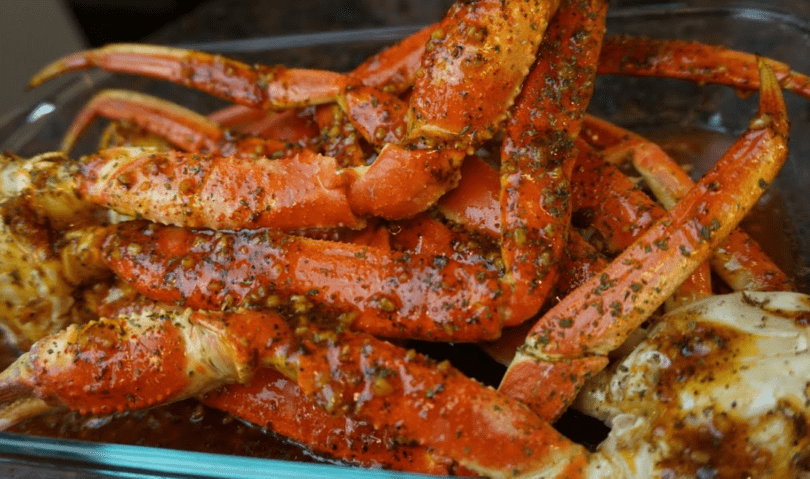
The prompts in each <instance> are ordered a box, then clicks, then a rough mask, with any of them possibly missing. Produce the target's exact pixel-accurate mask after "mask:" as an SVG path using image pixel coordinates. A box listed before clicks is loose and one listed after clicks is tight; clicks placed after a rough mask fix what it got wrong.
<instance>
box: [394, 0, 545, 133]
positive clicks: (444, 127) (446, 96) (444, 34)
mask: <svg viewBox="0 0 810 479" xmlns="http://www.w3.org/2000/svg"><path fill="white" fill-rule="evenodd" d="M559 3H560V2H559V0H532V1H528V2H526V1H509V0H507V1H500V0H479V1H474V2H456V3H455V4H453V6H452V7H450V10H449V11H448V13H447V15H446V16H445V18H444V19H443V20H442V21H441V23H440V24H439V27H438V28H437V29H436V30H434V31H433V32H432V34H431V39H430V40H429V41H428V43H427V45H426V47H425V55H424V57H423V59H422V71H421V74H420V73H417V77H416V80H415V82H414V87H413V88H414V93H413V95H412V97H411V104H410V110H409V111H408V125H409V137H410V138H412V139H420V138H424V139H426V140H428V141H431V140H433V141H437V140H438V141H447V142H450V144H451V145H456V147H457V148H462V149H465V148H466V147H467V146H468V145H477V144H480V143H481V142H483V141H485V140H487V139H489V138H491V137H492V136H493V135H494V134H495V131H496V130H497V129H498V128H499V126H500V123H501V121H502V120H503V119H504V118H505V117H506V113H507V110H508V108H509V107H510V106H511V105H512V103H513V102H514V100H515V97H517V95H518V93H519V92H520V87H521V84H522V83H523V80H524V78H525V77H526V75H527V74H528V73H529V68H530V67H531V65H532V63H534V59H535V52H536V51H537V47H538V45H539V44H540V41H541V39H542V38H543V32H544V31H545V30H546V27H547V25H548V22H549V20H550V19H551V17H552V16H553V15H554V13H555V12H556V11H557V8H558V6H559Z"/></svg>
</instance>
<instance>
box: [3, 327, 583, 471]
mask: <svg viewBox="0 0 810 479" xmlns="http://www.w3.org/2000/svg"><path fill="white" fill-rule="evenodd" d="M262 365H267V366H273V367H276V368H277V369H278V370H279V371H281V372H282V373H283V374H284V375H285V376H287V377H289V378H291V379H294V380H295V381H296V382H297V383H298V384H299V386H300V387H301V389H302V391H303V392H304V393H306V394H307V396H309V397H311V398H313V399H314V401H315V402H316V403H317V404H319V406H321V407H323V408H324V409H326V410H327V411H330V412H335V413H338V412H350V413H351V414H352V416H353V417H356V418H358V419H360V420H364V421H367V422H369V423H371V424H373V425H374V426H375V427H377V428H380V427H385V428H394V429H395V430H396V431H397V433H398V434H401V435H402V436H404V437H407V438H412V439H414V440H416V441H417V442H418V443H420V444H422V445H425V446H428V447H432V448H435V449H436V450H437V451H438V452H439V453H441V454H443V455H446V456H447V457H450V458H453V459H456V460H458V461H459V462H460V463H462V464H463V465H464V466H466V467H469V468H470V469H472V470H474V471H476V472H479V473H482V474H485V475H487V476H490V477H577V475H578V474H581V469H582V467H583V466H584V464H585V462H586V460H587V454H586V452H585V450H584V449H583V448H582V447H580V446H578V445H576V444H574V443H572V442H570V441H568V440H567V439H565V438H564V437H562V436H561V435H560V434H559V433H558V432H557V431H555V430H554V429H553V428H551V426H549V425H548V424H547V423H545V422H544V421H542V420H541V419H540V418H538V417H537V416H536V415H534V414H533V413H532V412H531V411H529V409H527V408H526V407H525V406H523V405H522V404H520V403H518V402H516V401H513V400H510V399H509V398H506V397H504V396H502V395H500V394H498V393H497V392H496V391H495V390H493V389H492V388H488V387H484V386H482V385H481V384H479V383H478V382H476V381H473V380H471V379H469V378H466V377H465V376H463V375H462V374H461V373H459V372H458V371H456V370H455V369H454V368H452V366H450V365H449V364H447V363H441V364H438V365H437V364H435V363H434V362H432V361H430V360H429V359H427V358H424V357H422V356H420V355H418V354H416V353H414V352H407V351H405V350H403V349H401V348H398V347H396V346H393V345H391V344H389V343H386V342H383V341H380V340H377V339H375V338H373V337H371V336H368V335H365V334H355V333H350V332H343V333H335V332H333V331H328V330H322V329H319V328H318V327H315V326H314V325H312V324H309V325H307V326H306V327H301V328H296V329H295V330H293V329H292V328H291V327H290V326H289V325H288V324H287V322H286V321H285V320H284V318H282V317H280V316H278V315H275V314H269V313H263V314H262V313H256V312H250V311H245V312H234V313H214V312H189V311H186V312H184V313H173V312H158V311H146V312H143V313H142V314H140V315H135V316H133V317H130V318H124V317H122V318H117V319H104V320H101V321H99V322H94V323H91V324H89V325H87V326H85V327H83V328H82V329H81V330H79V329H78V328H75V327H74V328H70V329H68V330H67V331H65V332H63V333H60V334H58V335H54V336H50V337H48V338H44V339H43V340H42V341H40V342H38V343H37V344H36V345H35V346H34V347H33V348H32V350H31V351H30V352H29V353H26V354H25V355H23V356H22V357H21V358H20V359H18V360H17V362H15V363H14V364H13V365H12V366H11V367H10V368H9V369H7V370H6V371H5V372H3V374H2V375H0V400H2V401H4V402H6V403H10V404H11V406H10V408H8V409H5V410H4V411H7V412H19V411H20V409H19V408H17V407H16V405H17V404H24V403H25V402H26V400H27V398H41V399H44V400H46V401H47V402H48V403H51V404H62V405H65V406H67V407H70V408H74V409H76V410H79V411H87V412H89V411H95V412H106V411H113V410H119V409H122V408H133V407H146V406H148V405H150V404H155V403H162V402H166V401H170V400H177V399H180V398H182V397H189V396H193V395H197V394H200V393H202V392H204V391H206V390H210V389H211V388H213V387H216V386H218V385H220V384H222V383H223V382H233V381H245V380H247V379H248V378H249V377H250V376H251V375H252V374H253V373H254V370H255V369H256V368H257V367H260V366H262ZM134 391H138V393H137V394H133V392H134ZM462 398H463V399H462ZM36 400H39V399H36ZM12 401H14V402H12ZM15 419H17V418H14V417H8V416H5V417H4V418H3V420H4V421H5V424H8V423H9V422H10V421H13V420H15ZM437 424H441V425H442V427H441V428H440V429H436V425H437ZM492 444H498V447H497V448H493V447H492ZM542 474H545V475H544V476H543V475H542Z"/></svg>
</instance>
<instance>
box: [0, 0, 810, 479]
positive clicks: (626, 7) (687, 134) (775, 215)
mask: <svg viewBox="0 0 810 479" xmlns="http://www.w3.org/2000/svg"><path fill="white" fill-rule="evenodd" d="M608 28H609V33H629V34H633V35H648V36H653V37H658V38H678V39H688V40H697V41H702V42H706V43H715V44H723V45H726V46H728V47H731V48H735V49H739V50H744V51H749V52H754V53H758V54H762V55H765V56H769V57H772V58H775V59H777V60H780V61H783V62H786V63H788V64H790V65H791V66H792V67H793V69H794V70H797V71H799V72H803V73H810V59H808V58H807V57H806V56H805V55H804V54H803V53H801V52H803V51H804V50H805V48H806V47H807V46H808V45H810V6H808V5H803V4H798V5H797V4H794V3H792V2H788V1H784V2H769V3H764V2H751V1H725V2H717V1H711V0H704V1H697V0H695V1H681V2H671V1H655V0H648V1H645V2H639V1H631V0H621V1H616V2H613V9H612V10H611V13H610V17H609V22H608ZM416 29H417V26H397V27H389V28H375V29H364V30H353V31H340V32H328V33H315V34H301V35H289V36H283V37H269V38H251V39H234V40H228V41H219V42H208V43H201V44H194V45H191V46H194V47H196V48H199V49H202V50H207V51H212V52H221V53H225V54H227V55H229V56H232V57H235V58H238V59H240V60H243V61H246V62H257V63H266V64H274V63H284V64H286V65H289V66H296V67H313V68H325V69H332V70H338V71H347V70H349V69H351V68H352V67H353V66H355V65H357V64H358V63H360V62H361V61H362V60H363V59H365V58H366V57H367V56H369V55H371V54H373V53H375V52H377V51H379V50H380V49H381V48H383V47H384V46H386V45H388V44H390V43H391V42H392V41H394V40H396V39H398V38H401V37H403V36H405V35H407V34H408V33H410V32H413V31H415V30H416ZM187 46H188V45H187ZM21 88H22V87H21ZM102 88H128V89H133V90H138V91H144V92H147V93H150V94H153V95H157V96H161V97H164V98H170V99H172V100H173V101H175V102H177V103H181V104H184V105H186V106H191V107H193V108H194V109H196V110H197V111H200V112H202V113H208V112H210V111H213V110H214V109H216V108H218V107H220V106H223V105H224V103H222V102H221V101H219V100H217V99H214V98H212V97H210V96H207V95H204V94H201V93H198V92H195V91H191V90H188V89H185V88H182V87H178V86H175V85H171V84H167V83H164V82H157V81H153V80H150V79H145V78H138V77H131V76H119V75H109V74H106V73H103V72H100V71H95V70H93V71H86V72H81V73H77V74H73V75H71V76H69V77H67V78H66V79H64V80H62V81H61V82H60V84H59V86H58V88H57V89H56V90H55V92H53V93H50V94H48V96H47V97H45V98H42V99H41V100H39V101H37V102H35V103H34V104H32V105H30V106H28V107H26V108H24V109H22V110H18V111H15V112H10V113H8V114H6V115H5V116H3V117H0V148H1V149H2V150H9V151H12V152H14V153H16V154H19V155H21V156H30V155H34V154H37V153H41V152H44V151H49V150H53V149H56V148H57V147H58V144H59V141H60V140H61V135H62V133H63V132H64V131H65V129H66V128H67V126H68V125H69V123H70V121H71V119H72V118H73V116H74V115H75V114H76V112H77V111H78V110H79V109H80V108H81V107H82V105H84V104H85V103H86V102H87V101H88V100H89V99H90V98H91V97H92V95H93V94H94V93H96V92H98V91H99V90H100V89H102ZM786 101H787V105H788V109H789V114H790V119H791V125H792V131H793V135H792V139H791V141H790V157H789V159H788V161H787V163H786V165H785V167H784V169H783V171H782V173H781V174H780V176H779V177H778V179H777V181H776V182H775V186H774V187H773V188H772V190H771V192H770V193H769V194H768V195H767V198H764V199H763V201H762V202H761V206H760V207H758V210H757V211H755V212H754V216H756V217H757V218H758V219H757V220H756V221H752V222H750V224H749V229H750V230H751V231H750V232H751V233H752V235H753V236H755V237H756V238H757V239H758V240H760V241H761V242H762V243H763V245H764V246H765V247H766V249H768V250H769V252H770V253H771V254H772V255H773V256H774V257H775V259H776V260H777V262H778V263H780V266H782V267H783V268H784V269H785V270H787V271H789V272H790V273H791V274H793V275H794V277H795V278H796V280H797V283H798V284H799V285H800V288H801V289H802V290H803V291H805V292H807V291H808V277H810V274H809V272H810V195H808V193H807V187H808V185H810V163H808V160H807V158H808V156H810V142H809V141H807V140H806V138H807V136H806V132H808V131H810V102H809V101H808V100H806V99H803V98H799V97H798V96H796V95H794V94H791V93H787V94H786ZM590 111H591V113H593V114H596V115H598V116H601V117H604V118H608V119H611V120H612V121H614V122H616V123H618V124H620V125H622V126H625V127H628V128H630V129H633V130H635V131H637V132H639V133H641V134H644V135H647V136H649V137H652V138H654V139H656V140H658V141H660V142H661V143H662V144H663V145H664V146H665V148H667V149H668V150H670V151H672V152H674V153H676V154H677V155H678V156H679V157H680V158H681V159H684V160H685V161H689V162H691V163H693V164H694V165H695V168H694V169H695V172H696V173H700V172H702V171H704V170H705V169H706V168H707V167H708V165H710V164H711V162H712V161H714V159H715V158H716V156H717V154H718V152H722V149H723V148H725V147H727V146H728V145H729V144H730V143H731V141H733V139H734V138H735V136H736V135H737V134H739V133H740V132H742V131H743V130H744V129H745V128H746V126H747V125H748V121H749V119H750V118H751V116H752V115H753V113H754V112H755V111H756V95H753V96H751V97H750V98H741V97H740V95H738V94H737V92H735V91H733V90H731V89H729V88H726V87H720V86H698V85H694V84H692V83H687V82H682V81H677V80H661V79H650V78H624V77H600V78H599V79H598V81H597V89H596V93H595V95H594V99H593V102H592V104H591V107H590ZM100 131H101V126H98V125H96V126H94V127H93V128H92V129H91V131H90V132H89V133H88V134H87V135H85V139H84V140H83V142H82V143H81V144H80V145H79V147H78V149H77V151H76V154H81V153H83V152H88V151H91V150H92V149H93V147H94V144H95V142H96V140H97V137H98V135H99V133H100ZM774 231H777V232H778V234H776V235H774V234H773V232H774ZM563 423H564V424H562V427H563V428H564V431H565V432H566V433H567V434H570V435H571V436H576V437H579V438H582V437H584V439H582V440H583V441H585V442H588V441H589V440H590V439H589V438H588V437H587V436H588V434H589V433H588V432H587V431H586V432H585V433H583V432H582V431H581V429H583V428H586V429H587V428H592V427H593V424H592V423H588V422H585V421H584V420H583V419H581V418H578V417H577V416H576V415H573V416H572V415H569V416H566V417H565V418H564V420H563ZM178 447H180V448H182V445H180V446H178ZM241 454H248V453H245V452H238V451H237V452H236V453H235V454H233V453H232V454H212V453H201V452H195V451H187V450H179V449H177V447H174V446H172V447H171V448H169V447H145V446H136V445H128V444H112V443H99V442H90V441H77V440H68V439H54V438H50V437H38V436H29V435H20V434H12V433H1V434H0V466H2V467H6V475H7V476H9V477H32V476H31V475H30V474H36V477H43V478H51V477H53V478H57V477H58V478H63V477H91V478H93V477H133V478H144V477H206V478H207V477H233V478H242V477H245V478H252V477H268V478H287V477H330V478H331V477H365V478H383V477H387V478H407V477H424V476H418V475H409V474H403V473H395V472H388V471H379V470H360V469H356V468H348V467H346V466H342V465H337V464H334V463H331V464H330V463H316V462H306V463H305V462H300V461H301V460H306V461H311V460H313V458H311V457H309V456H307V455H306V453H304V454H302V455H297V456H296V455H293V459H294V460H278V459H267V458H265V457H262V458H255V457H246V456H243V455H241ZM282 456H283V455H282ZM285 457H286V456H285ZM314 459H315V460H317V458H314ZM15 474H19V475H15Z"/></svg>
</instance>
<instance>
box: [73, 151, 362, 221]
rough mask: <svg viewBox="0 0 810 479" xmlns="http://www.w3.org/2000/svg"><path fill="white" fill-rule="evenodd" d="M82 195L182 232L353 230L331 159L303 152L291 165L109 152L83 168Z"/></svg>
mask: <svg viewBox="0 0 810 479" xmlns="http://www.w3.org/2000/svg"><path fill="white" fill-rule="evenodd" d="M81 171H82V177H81V179H80V183H81V184H80V192H81V194H82V195H83V197H84V198H88V199H90V200H92V201H94V202H97V203H99V204H103V205H105V206H108V207H110V208H112V209H115V210H116V211H118V212H119V213H123V214H127V215H132V216H142V217H144V218H148V219H152V220H156V221H160V222H164V223H170V224H182V225H186V226H205V227H209V228H220V229H237V228H244V227H246V225H253V227H262V226H273V227H276V228H281V229H296V228H307V227H313V226H346V227H350V228H358V227H362V226H363V225H364V220H362V219H360V218H358V217H357V216H356V215H355V214H354V213H353V212H352V209H351V207H350V205H349V201H348V198H347V195H346V190H347V180H346V178H345V176H343V175H342V174H340V172H339V171H338V169H337V165H336V164H335V161H334V159H332V158H328V157H325V156H321V155H318V154H317V153H314V152H312V151H309V150H301V151H300V152H299V153H298V154H296V155H295V156H293V157H289V158H284V159H278V160H270V159H268V158H256V159H255V160H253V161H244V160H243V159H241V158H238V157H236V156H232V155H231V156H213V155H198V154H189V153H181V152H176V151H168V152H161V151H157V150H149V149H139V148H125V147H122V148H112V149H109V150H105V151H102V152H100V153H96V154H94V155H90V156H88V157H85V158H84V159H83V163H82V165H81Z"/></svg>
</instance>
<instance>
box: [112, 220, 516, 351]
mask: <svg viewBox="0 0 810 479" xmlns="http://www.w3.org/2000/svg"><path fill="white" fill-rule="evenodd" d="M104 255H105V261H107V263H108V265H109V266H110V268H111V269H112V270H113V271H115V272H116V273H117V274H118V275H119V276H121V277H122V278H124V279H126V280H127V281H130V282H131V283H133V285H135V287H136V289H138V290H139V291H141V292H142V293H143V294H145V295H147V296H149V297H152V298H154V299H157V300H159V301H162V302H164V303H170V304H172V303H179V304H185V305H187V306H189V307H193V308H205V309H219V308H221V307H223V306H227V305H239V304H254V305H255V304H260V305H261V304H266V303H267V302H273V303H278V302H281V301H284V300H286V299H290V298H292V299H294V300H296V301H297V302H298V303H300V304H301V307H311V306H305V305H306V304H311V305H312V304H315V305H321V306H322V307H325V308H333V309H337V310H338V311H339V312H343V313H347V314H345V315H344V320H345V322H346V324H347V325H351V327H352V328H353V329H357V330H362V331H367V332H370V333H372V334H377V335H380V336H384V337H422V338H424V339H430V340H437V341H439V340H446V341H465V340H466V341H470V340H477V339H481V338H490V339H492V338H495V337H497V336H498V335H499V334H500V325H501V321H500V317H499V316H498V314H497V309H498V308H497V306H498V304H500V301H502V299H501V298H500V297H501V292H500V290H499V281H498V272H497V271H496V270H494V269H492V268H488V267H487V266H486V265H484V264H462V263H459V262H457V261H454V260H450V259H448V258H447V257H444V256H429V255H419V254H410V253H399V252H391V251H386V250H379V249H377V248H372V247H365V246H361V245H356V244H349V243H336V242H329V241H318V240H313V239H308V238H301V237H292V236H284V235H279V234H277V233H273V232H270V231H261V230H260V231H241V232H236V233H221V232H220V233H215V234H214V233H211V232H209V231H191V230H186V229H181V228H175V227H163V226H160V225H153V224H142V223H134V224H125V225H121V226H118V227H117V228H116V231H115V232H114V233H113V234H111V236H110V240H109V241H108V242H107V244H106V245H105V250H104ZM167 278H171V279H170V280H168V281H167V280H166V279H167Z"/></svg>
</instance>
